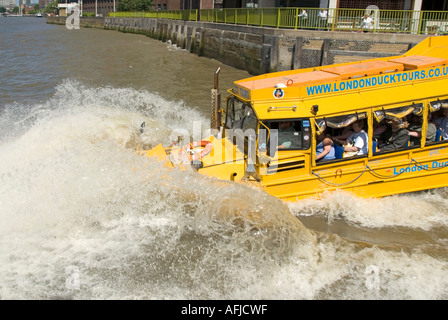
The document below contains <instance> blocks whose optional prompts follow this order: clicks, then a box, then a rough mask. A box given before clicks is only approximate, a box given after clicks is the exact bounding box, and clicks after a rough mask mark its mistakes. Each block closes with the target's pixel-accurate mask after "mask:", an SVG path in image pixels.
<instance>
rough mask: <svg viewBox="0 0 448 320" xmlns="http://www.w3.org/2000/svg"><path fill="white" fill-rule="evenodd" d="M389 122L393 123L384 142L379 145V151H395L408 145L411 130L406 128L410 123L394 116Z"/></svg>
mask: <svg viewBox="0 0 448 320" xmlns="http://www.w3.org/2000/svg"><path fill="white" fill-rule="evenodd" d="M388 123H389V124H390V125H391V127H390V130H387V131H386V133H387V134H386V136H385V139H384V142H383V143H381V144H380V145H379V146H378V149H377V152H380V151H395V150H398V149H401V148H406V147H407V146H408V143H409V131H408V130H407V129H406V128H407V127H408V126H409V123H408V122H407V121H402V120H401V119H399V118H393V119H392V120H389V121H388Z"/></svg>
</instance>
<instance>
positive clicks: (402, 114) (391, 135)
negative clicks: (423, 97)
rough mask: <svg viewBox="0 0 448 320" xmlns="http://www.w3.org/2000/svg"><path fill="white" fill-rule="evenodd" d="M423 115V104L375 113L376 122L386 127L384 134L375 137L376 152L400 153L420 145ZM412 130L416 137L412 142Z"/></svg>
mask: <svg viewBox="0 0 448 320" xmlns="http://www.w3.org/2000/svg"><path fill="white" fill-rule="evenodd" d="M422 113H423V105H422V104H412V105H408V106H403V107H398V108H392V109H381V110H377V111H374V113H373V114H374V118H375V119H374V121H377V122H379V123H380V124H384V125H385V126H386V129H385V130H384V132H383V133H381V134H379V135H374V139H375V140H374V143H375V145H376V147H375V150H374V152H375V153H378V152H381V153H382V152H392V151H399V150H403V149H405V148H409V147H410V146H412V145H420V143H421V130H422V124H423V121H422V120H423V116H422ZM411 123H412V125H411ZM410 125H411V127H410ZM410 130H412V135H415V136H414V137H413V139H412V140H411V134H410Z"/></svg>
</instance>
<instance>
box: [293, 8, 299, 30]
mask: <svg viewBox="0 0 448 320" xmlns="http://www.w3.org/2000/svg"><path fill="white" fill-rule="evenodd" d="M294 21H295V22H294V29H296V30H297V24H298V22H299V8H296V17H295V19H294Z"/></svg>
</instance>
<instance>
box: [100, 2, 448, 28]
mask: <svg viewBox="0 0 448 320" xmlns="http://www.w3.org/2000/svg"><path fill="white" fill-rule="evenodd" d="M303 9H304V10H305V11H306V12H307V17H306V18H304V17H303V16H302V15H300V14H301V13H302V10H303ZM320 10H321V9H317V8H233V9H200V10H162V11H149V12H111V13H110V14H109V15H110V16H111V17H147V18H160V19H174V20H187V21H202V22H214V23H227V24H237V25H251V26H259V27H272V28H286V29H305V30H328V31H348V32H362V31H368V32H374V33H378V32H390V33H412V34H448V12H447V11H412V10H380V9H343V8H337V9H324V10H325V11H326V12H327V14H326V19H322V18H321V17H320V15H319V12H320ZM366 14H368V15H370V17H371V18H372V19H373V22H372V23H371V24H370V25H369V26H368V27H364V25H363V17H364V16H365V15H366Z"/></svg>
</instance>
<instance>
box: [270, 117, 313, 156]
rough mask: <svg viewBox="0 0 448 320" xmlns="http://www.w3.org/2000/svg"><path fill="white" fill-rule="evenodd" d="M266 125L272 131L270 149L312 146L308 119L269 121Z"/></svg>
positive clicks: (296, 148) (294, 148)
mask: <svg viewBox="0 0 448 320" xmlns="http://www.w3.org/2000/svg"><path fill="white" fill-rule="evenodd" d="M265 125H266V127H267V128H269V132H270V137H269V141H268V149H269V150H271V149H272V148H275V149H276V150H306V149H308V148H309V147H310V136H311V127H310V121H309V120H308V119H306V120H302V119H300V120H297V119H284V120H279V121H269V122H266V123H265Z"/></svg>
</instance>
